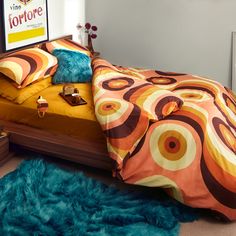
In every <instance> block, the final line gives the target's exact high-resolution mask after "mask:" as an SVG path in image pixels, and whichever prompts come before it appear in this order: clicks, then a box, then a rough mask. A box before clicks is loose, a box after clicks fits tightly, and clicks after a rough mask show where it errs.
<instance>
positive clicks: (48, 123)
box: [0, 83, 106, 145]
mask: <svg viewBox="0 0 236 236" xmlns="http://www.w3.org/2000/svg"><path fill="white" fill-rule="evenodd" d="M74 85H75V87H76V88H78V90H79V93H80V95H81V96H82V98H83V99H84V100H86V102H87V104H86V105H79V106H71V105H69V104H68V103H67V102H66V101H65V100H64V99H63V98H62V97H61V96H59V93H60V92H61V91H62V88H63V85H52V86H50V87H48V88H46V89H44V90H43V91H41V92H39V93H37V94H35V95H34V96H32V97H30V98H28V99H27V100H26V101H25V102H24V103H22V104H21V105H19V104H14V103H13V102H11V101H8V100H6V99H4V98H0V119H2V120H7V121H11V122H16V123H19V124H24V125H27V126H31V127H34V128H38V129H42V130H47V131H49V132H54V133H60V134H65V135H69V136H71V137H75V138H76V137H79V138H80V139H83V140H86V141H90V140H91V141H93V142H97V143H104V145H106V143H105V138H104V135H103V133H102V130H101V128H100V125H99V123H98V122H97V120H96V117H95V114H94V105H93V99H92V92H91V84H90V83H84V84H79V83H78V84H74ZM39 96H43V97H44V98H45V99H46V100H47V102H48V104H49V108H48V111H47V112H46V114H45V116H44V117H43V118H39V116H38V113H37V104H36V100H37V99H38V97H39Z"/></svg>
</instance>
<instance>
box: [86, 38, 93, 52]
mask: <svg viewBox="0 0 236 236" xmlns="http://www.w3.org/2000/svg"><path fill="white" fill-rule="evenodd" d="M87 48H88V49H89V51H90V52H92V53H93V52H94V49H93V42H92V38H91V36H90V34H88V44H87Z"/></svg>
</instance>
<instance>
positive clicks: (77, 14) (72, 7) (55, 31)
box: [48, 0, 85, 40]
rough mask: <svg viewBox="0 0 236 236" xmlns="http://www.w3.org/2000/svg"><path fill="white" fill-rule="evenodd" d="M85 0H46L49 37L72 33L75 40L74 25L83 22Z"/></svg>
mask: <svg viewBox="0 0 236 236" xmlns="http://www.w3.org/2000/svg"><path fill="white" fill-rule="evenodd" d="M84 5H85V0H48V23H49V38H50V39H54V38H58V37H60V36H63V35H66V34H72V35H73V38H74V39H75V40H76V39H77V38H78V31H77V29H76V25H77V24H78V23H79V22H80V23H81V24H84V22H85V6H84Z"/></svg>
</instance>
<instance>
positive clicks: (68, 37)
mask: <svg viewBox="0 0 236 236" xmlns="http://www.w3.org/2000/svg"><path fill="white" fill-rule="evenodd" d="M0 35H2V28H0ZM58 39H72V35H71V34H69V35H64V36H62V37H59V38H55V39H52V40H49V41H46V42H52V41H54V40H58ZM44 43H45V42H42V43H38V44H34V45H29V46H25V47H21V48H18V49H17V50H11V51H9V52H3V42H2V41H1V43H0V59H1V58H3V57H5V56H7V55H9V54H11V53H14V52H17V51H21V50H23V49H26V48H33V47H39V48H40V47H41V45H42V44H44Z"/></svg>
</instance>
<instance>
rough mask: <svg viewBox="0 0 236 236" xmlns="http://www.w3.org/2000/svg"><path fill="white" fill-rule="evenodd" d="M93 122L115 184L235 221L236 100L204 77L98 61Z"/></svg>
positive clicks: (94, 65)
mask: <svg viewBox="0 0 236 236" xmlns="http://www.w3.org/2000/svg"><path fill="white" fill-rule="evenodd" d="M93 70H94V77H93V95H94V103H95V114H96V116H97V119H98V121H99V123H100V125H101V127H102V129H103V132H104V134H105V136H106V140H107V147H108V151H109V155H110V157H111V158H113V159H114V160H116V163H117V169H116V172H115V174H116V176H117V177H119V178H121V179H122V180H123V181H124V182H126V183H130V184H137V185H145V186H150V187H163V188H166V190H167V191H168V192H169V194H170V195H172V196H173V197H174V198H175V199H177V200H179V201H181V202H183V203H184V204H187V205H189V206H192V207H197V208H208V209H211V210H213V211H216V212H218V213H220V214H222V216H225V217H226V218H227V219H230V220H236V98H235V96H234V95H233V93H232V92H231V91H230V90H229V89H227V88H225V87H223V86H222V85H221V84H219V83H217V82H215V81H212V80H208V79H205V78H202V77H198V76H194V75H187V74H178V73H165V72H161V71H155V70H145V69H134V68H124V67H119V66H113V65H111V64H110V63H108V62H107V61H105V60H102V59H99V58H96V59H94V61H93Z"/></svg>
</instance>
